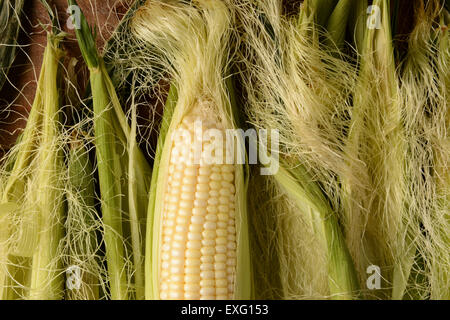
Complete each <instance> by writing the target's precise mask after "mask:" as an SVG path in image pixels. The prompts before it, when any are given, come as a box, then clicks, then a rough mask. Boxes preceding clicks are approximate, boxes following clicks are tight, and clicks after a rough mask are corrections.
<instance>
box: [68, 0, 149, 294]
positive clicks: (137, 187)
mask: <svg viewBox="0 0 450 320" xmlns="http://www.w3.org/2000/svg"><path fill="white" fill-rule="evenodd" d="M69 4H71V5H76V2H75V1H69ZM80 20H81V29H78V30H77V31H76V33H77V38H78V43H79V45H80V48H81V51H82V53H83V57H84V59H85V61H86V64H87V65H88V68H89V70H90V82H91V91H92V97H93V112H94V132H95V147H96V155H97V166H98V172H99V179H100V193H101V204H102V213H103V221H104V226H105V231H104V237H105V244H106V257H107V262H108V278H109V279H108V280H109V282H110V290H111V298H112V299H125V300H126V299H128V297H130V295H135V297H136V298H137V299H142V298H143V296H144V269H143V265H144V258H143V250H144V241H143V240H142V237H143V235H144V234H145V223H144V222H145V218H146V211H147V205H148V189H149V185H150V179H151V169H150V167H149V165H148V163H147V161H146V159H145V157H144V155H143V154H142V152H141V151H140V149H139V147H138V146H137V143H136V141H135V140H136V131H135V130H134V129H133V128H130V127H129V125H128V123H127V118H126V116H125V114H124V112H123V110H122V107H121V103H120V101H119V98H118V96H117V94H116V92H115V88H114V85H113V83H112V81H111V79H110V77H109V75H108V72H107V70H106V67H105V64H104V62H103V59H102V58H101V57H100V56H99V54H98V53H97V49H96V48H95V42H94V39H93V37H92V34H91V32H90V29H89V26H88V24H87V22H86V19H85V18H84V16H81V19H80ZM135 125H136V123H135V122H133V126H135ZM127 215H128V216H127ZM127 221H129V222H127ZM128 233H129V239H128V236H127V234H128ZM126 242H128V243H129V244H127V243H126ZM127 246H129V248H130V250H131V252H132V259H131V261H129V262H127V260H128V259H129V258H128V255H127V254H126V250H127ZM127 264H131V265H132V267H131V270H128V271H127V269H128V268H127V266H126V265H127ZM130 283H134V285H133V286H132V287H130V285H129V284H130Z"/></svg>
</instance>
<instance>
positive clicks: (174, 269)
mask: <svg viewBox="0 0 450 320" xmlns="http://www.w3.org/2000/svg"><path fill="white" fill-rule="evenodd" d="M196 3H197V5H198V7H197V8H196V7H194V6H192V5H190V4H189V5H187V4H183V3H180V2H171V3H170V4H165V3H163V2H161V1H148V2H147V3H146V4H145V5H144V6H143V7H142V8H140V9H139V11H138V12H137V14H136V17H135V18H134V20H133V22H132V28H133V31H134V33H135V35H136V36H137V37H139V38H140V39H142V40H143V41H145V42H147V43H148V44H150V45H154V46H156V47H157V49H158V50H161V52H162V53H163V54H164V55H167V57H168V59H167V60H169V61H170V63H171V64H173V67H171V66H170V65H168V66H167V67H168V69H169V70H171V71H172V72H171V75H172V77H173V80H172V88H171V90H170V92H169V98H168V100H167V103H166V108H165V110H164V118H163V123H162V126H161V131H160V136H159V141H158V150H157V157H156V160H155V168H157V169H156V170H154V176H153V178H152V190H151V195H150V205H149V215H148V227H147V252H146V298H147V299H236V298H237V299H249V298H250V297H251V277H252V275H251V272H250V261H249V244H248V230H247V213H246V210H247V208H246V179H245V176H244V175H245V174H244V166H243V165H240V164H237V162H236V161H232V162H231V163H229V164H226V161H225V156H226V153H227V152H234V154H236V153H237V152H239V151H242V146H243V145H242V141H241V140H240V139H239V138H238V139H237V147H236V146H235V145H220V144H219V145H218V144H217V143H214V142H215V140H213V141H214V142H212V141H211V140H209V142H208V141H206V142H205V141H204V140H208V139H204V136H203V135H202V134H199V133H198V132H199V131H200V130H202V132H210V133H211V132H215V133H216V134H217V135H222V137H224V136H225V130H227V129H234V128H236V126H237V124H236V122H235V121H236V120H235V119H234V117H233V106H232V104H231V103H230V97H229V95H228V94H229V92H227V90H226V89H227V88H226V84H225V81H223V74H224V73H225V72H226V70H225V66H226V61H227V59H228V57H227V56H226V52H227V51H226V50H227V47H228V46H229V45H230V44H229V42H228V41H229V37H230V34H229V31H228V29H229V26H230V23H231V22H232V19H231V16H230V15H229V14H230V13H229V11H228V8H227V7H226V5H225V4H224V3H223V2H221V1H197V2H196ZM169 16H170V17H172V18H171V19H169V20H166V18H167V17H169ZM166 21H170V22H169V23H174V24H176V26H177V28H170V27H168V26H167V25H166V23H167V22H166ZM166 32H168V35H167V36H166V35H165V33H166ZM159 46H160V47H159ZM162 60H163V61H164V59H162ZM194 70H197V71H196V72H194ZM196 130H199V131H197V132H196ZM208 130H209V131H208ZM202 139H203V141H202Z"/></svg>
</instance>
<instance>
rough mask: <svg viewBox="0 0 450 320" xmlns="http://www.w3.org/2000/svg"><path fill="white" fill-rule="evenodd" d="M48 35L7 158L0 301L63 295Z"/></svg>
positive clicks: (58, 161) (58, 155)
mask: <svg viewBox="0 0 450 320" xmlns="http://www.w3.org/2000/svg"><path fill="white" fill-rule="evenodd" d="M62 38H63V35H61V34H54V33H49V34H48V40H47V47H46V49H45V52H44V59H43V67H42V70H41V74H40V77H39V83H38V88H37V92H36V97H35V100H34V103H33V106H32V110H31V113H30V116H29V120H28V123H27V127H26V129H25V131H24V133H23V134H22V136H21V139H20V140H19V143H18V145H17V146H16V147H15V148H13V150H12V151H11V152H10V153H9V154H8V155H7V158H6V165H7V166H10V165H11V163H12V161H11V160H13V163H14V164H13V166H12V168H11V170H10V171H9V172H8V170H7V172H5V173H6V177H5V180H4V181H5V183H4V185H3V188H2V201H3V202H12V203H14V205H15V206H16V209H15V210H13V211H12V212H10V214H9V217H8V218H9V230H8V232H7V233H5V234H3V236H2V238H3V240H5V239H6V240H5V241H2V259H1V260H2V272H6V273H7V275H6V277H5V276H4V275H3V276H2V277H1V278H2V283H1V284H0V286H1V287H0V290H1V295H2V298H8V299H14V298H30V299H59V298H61V297H62V294H63V287H62V278H61V265H60V263H59V259H58V254H59V242H60V240H61V238H62V225H61V220H62V214H63V212H62V210H63V193H62V185H61V181H62V180H61V178H62V177H61V171H62V148H61V146H60V140H59V139H60V135H61V124H60V119H59V115H60V110H59V108H60V104H59V92H58V86H57V77H58V69H59V60H60V58H61V57H62V51H61V50H60V49H59V43H60V41H61V39H62Z"/></svg>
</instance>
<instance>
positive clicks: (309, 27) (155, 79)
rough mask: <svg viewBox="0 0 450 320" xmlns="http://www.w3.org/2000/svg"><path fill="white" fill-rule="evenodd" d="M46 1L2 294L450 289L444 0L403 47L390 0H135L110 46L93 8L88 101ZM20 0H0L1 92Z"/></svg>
mask: <svg viewBox="0 0 450 320" xmlns="http://www.w3.org/2000/svg"><path fill="white" fill-rule="evenodd" d="M292 2H295V1H292ZM43 4H44V5H45V6H46V8H47V9H48V11H49V14H50V16H51V17H52V20H53V22H52V24H53V26H49V27H48V28H47V34H48V42H47V47H46V51H45V54H44V58H43V63H42V71H41V74H40V76H39V80H38V87H37V91H36V96H35V100H34V103H33V106H32V109H31V111H30V114H29V115H28V120H27V125H26V128H25V129H24V130H23V132H22V134H21V135H20V137H19V139H18V141H17V143H16V145H15V146H14V147H13V148H12V149H11V150H9V151H8V152H7V153H6V154H5V155H4V156H3V157H2V159H1V160H2V161H1V164H0V166H1V167H0V192H1V195H0V197H1V202H0V299H1V300H6V299H71V300H102V299H113V300H143V299H151V300H159V299H163V300H165V299H177V300H178V299H180V300H184V299H186V300H198V299H202V300H214V299H217V300H231V299H450V236H449V235H450V215H449V213H450V208H449V193H450V187H449V186H450V176H449V173H448V172H449V168H448V159H449V156H450V154H449V153H450V144H449V135H448V130H449V129H450V127H449V126H450V113H449V101H450V99H449V95H450V91H449V90H450V89H449V88H450V78H449V75H450V72H449V71H450V70H449V66H450V49H449V32H448V29H447V25H448V23H449V22H450V15H449V11H448V10H449V8H446V7H445V5H444V2H443V1H440V0H420V1H417V3H416V4H415V5H414V9H415V15H414V21H413V23H411V32H410V33H409V38H408V49H407V51H406V52H403V51H401V50H400V49H399V48H398V47H397V42H396V41H395V39H396V31H395V30H396V26H397V24H398V23H397V22H396V21H397V19H396V17H397V15H396V10H398V8H397V9H396V7H395V6H391V5H390V1H388V0H373V1H367V0H364V1H361V0H305V1H303V3H302V4H301V5H300V6H295V5H291V4H292V3H291V1H289V0H284V1H282V0H276V1H273V0H261V1H252V0H193V1H181V0H166V1H163V0H148V1H144V0H136V1H135V4H134V5H133V6H132V7H131V8H130V9H129V11H128V13H127V14H126V16H125V17H124V19H123V20H122V22H121V23H120V25H119V26H118V27H117V29H116V31H115V33H114V34H113V36H112V37H111V39H110V40H109V41H108V43H107V45H106V48H105V49H104V52H103V54H100V53H99V51H98V49H97V48H96V42H95V37H94V35H93V33H92V29H91V27H90V26H89V25H88V23H87V20H86V19H85V17H84V16H83V14H82V13H80V16H77V17H76V20H77V21H75V22H76V23H75V24H76V30H75V33H76V37H77V40H78V44H79V48H80V50H81V53H82V57H83V60H84V63H85V65H86V66H87V68H88V70H89V75H90V77H89V83H88V91H87V95H86V97H85V98H83V97H82V95H80V94H79V93H78V92H79V91H81V87H83V86H79V85H78V83H77V81H75V80H74V75H73V73H74V72H73V66H74V64H75V63H76V62H75V61H71V62H70V65H69V67H68V68H66V67H64V63H63V59H62V58H63V56H64V52H65V49H64V48H63V47H62V46H61V41H62V40H63V39H64V38H65V37H66V36H67V34H65V33H63V32H61V30H58V28H57V25H58V21H57V20H56V18H55V17H56V15H55V14H54V13H53V12H52V8H51V7H50V6H49V5H48V4H47V3H46V2H45V1H43ZM68 5H69V6H72V8H73V6H77V3H76V1H75V0H68ZM22 6H23V1H15V2H14V1H0V10H1V12H0V22H6V21H10V20H11V21H12V22H11V23H9V22H8V23H7V24H5V28H6V27H7V29H8V32H7V33H6V35H5V36H6V37H7V39H6V41H7V43H5V44H4V43H1V44H0V55H1V56H6V55H8V57H9V59H6V60H2V74H1V75H0V88H1V86H2V84H3V82H5V81H6V80H7V71H8V69H9V68H10V66H11V64H12V63H13V62H12V61H13V60H12V59H13V56H14V47H15V46H14V44H15V43H16V41H17V35H16V34H18V30H19V26H20V22H19V17H20V11H21V10H22ZM285 8H290V10H289V12H287V11H286V10H285ZM398 18H400V17H398ZM0 27H1V25H0ZM14 35H15V37H14ZM3 61H4V64H5V65H3ZM70 66H71V67H70ZM67 88H71V89H70V90H68V89H67ZM64 89H66V91H70V92H71V94H69V95H63V94H62V92H64ZM148 97H152V99H150V100H152V103H149V102H145V103H143V102H142V101H147V100H146V98H148ZM155 101H156V102H155ZM161 105H163V106H164V107H163V108H162V112H161V110H160V108H159V107H158V106H161ZM145 108H146V109H147V110H148V112H147V113H148V114H149V115H150V116H149V118H150V119H146V120H147V121H146V123H147V124H146V125H142V124H141V123H142V121H140V120H141V119H139V117H140V115H139V114H140V110H142V109H145ZM246 130H247V131H246ZM269 131H270V135H265V133H267V132H269ZM146 133H147V136H148V133H150V134H151V135H152V137H153V136H155V137H157V139H153V140H155V141H156V143H152V141H153V140H152V139H143V138H142V137H143V136H145V135H146ZM252 133H255V135H252ZM229 138H230V139H229ZM247 138H248V139H247Z"/></svg>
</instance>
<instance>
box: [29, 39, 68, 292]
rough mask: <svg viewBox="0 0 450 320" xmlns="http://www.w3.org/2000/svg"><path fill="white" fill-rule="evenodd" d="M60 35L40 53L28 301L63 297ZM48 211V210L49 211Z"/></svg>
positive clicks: (49, 41) (50, 40) (51, 40)
mask: <svg viewBox="0 0 450 320" xmlns="http://www.w3.org/2000/svg"><path fill="white" fill-rule="evenodd" d="M61 39H62V36H58V35H53V34H50V36H49V40H48V42H47V48H46V50H47V52H46V53H44V64H45V66H46V71H45V74H44V81H45V84H46V85H45V87H44V88H43V92H42V95H43V105H44V107H43V124H42V135H43V137H42V140H41V141H40V148H39V153H38V159H39V160H38V164H37V165H38V168H39V173H38V177H37V178H38V181H39V186H38V190H37V191H38V196H37V199H36V200H37V202H38V210H39V227H40V232H39V245H38V248H37V250H36V251H35V253H34V255H33V263H32V269H31V284H30V298H31V299H51V300H53V299H60V298H61V297H62V294H63V281H62V276H61V271H60V269H61V264H60V262H59V261H58V260H59V259H56V261H55V258H56V257H57V256H58V246H59V242H60V240H61V238H62V236H63V230H62V219H63V212H64V211H63V210H64V207H63V191H62V185H61V182H60V181H61V180H60V179H61V177H60V175H61V172H62V170H63V158H62V157H63V153H62V149H61V148H60V147H58V144H59V141H58V139H59V137H60V134H59V133H60V131H61V124H60V104H59V102H60V100H59V91H58V86H57V83H58V82H57V75H58V65H59V60H60V58H61V56H62V52H61V51H60V50H59V49H58V46H59V42H60V41H61ZM49 209H50V210H49Z"/></svg>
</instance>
